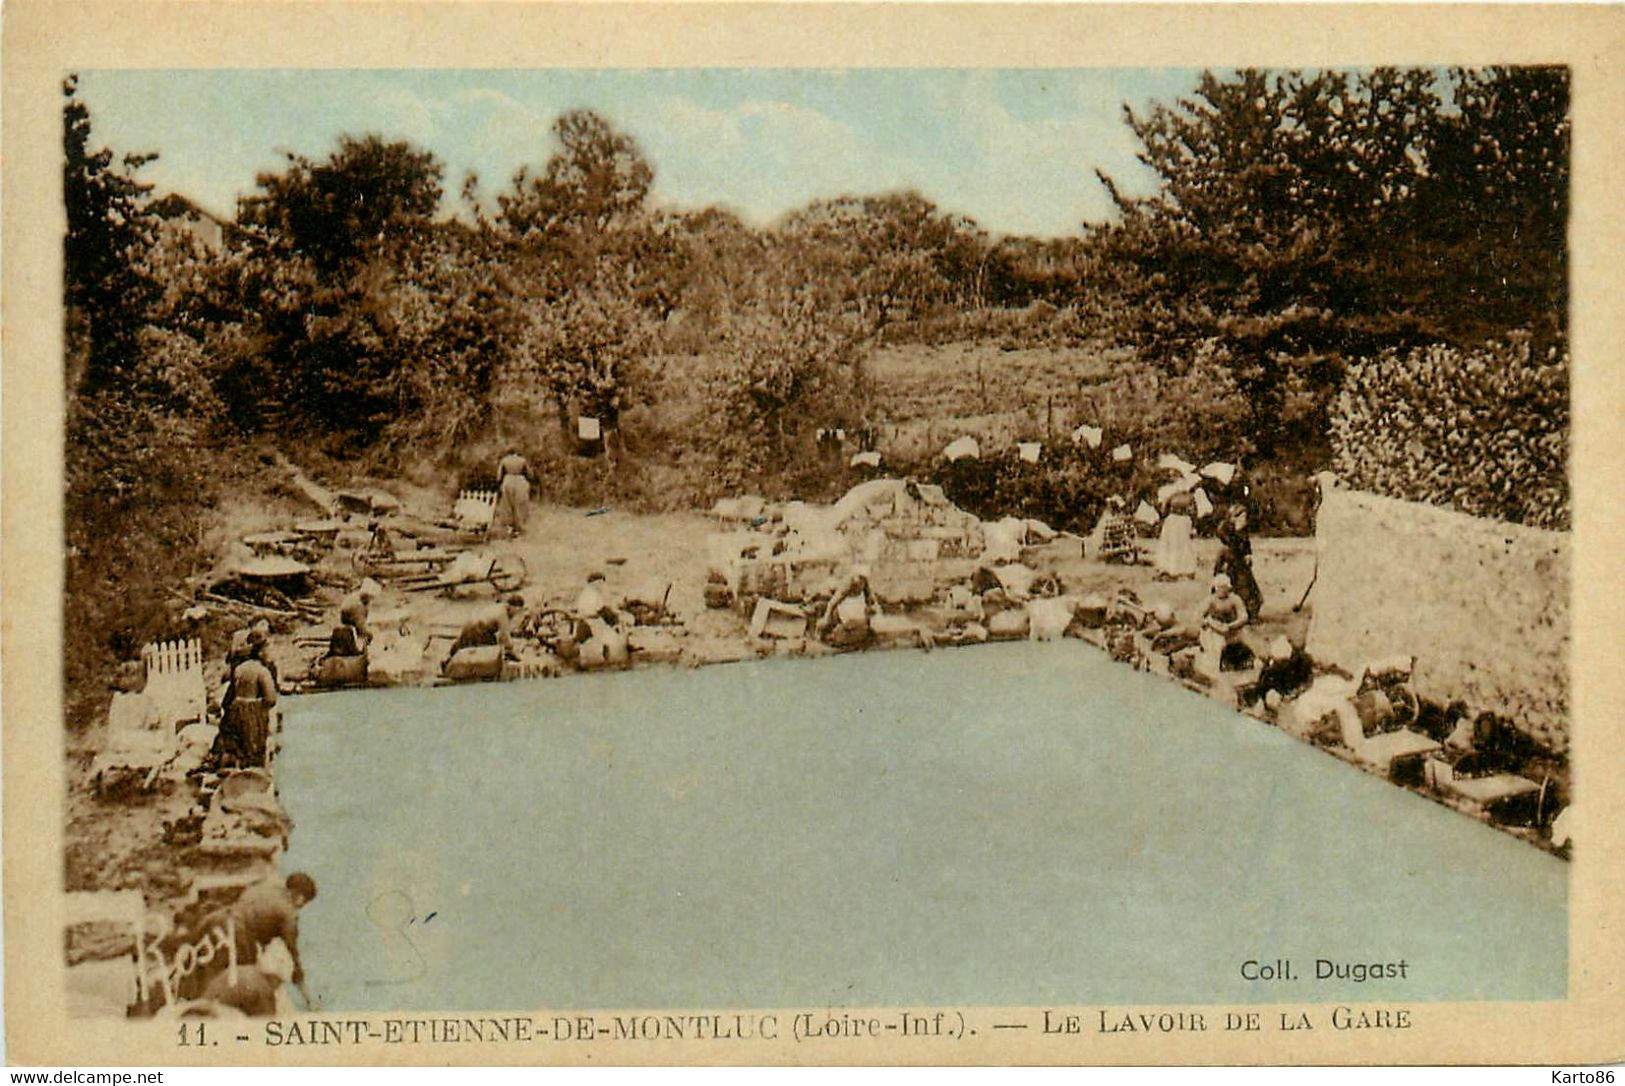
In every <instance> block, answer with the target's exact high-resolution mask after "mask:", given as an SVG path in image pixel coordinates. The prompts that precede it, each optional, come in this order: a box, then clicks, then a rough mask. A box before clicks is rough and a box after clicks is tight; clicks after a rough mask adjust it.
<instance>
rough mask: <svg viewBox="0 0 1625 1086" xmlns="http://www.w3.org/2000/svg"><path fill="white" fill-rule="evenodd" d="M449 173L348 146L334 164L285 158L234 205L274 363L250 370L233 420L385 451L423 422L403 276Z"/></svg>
mask: <svg viewBox="0 0 1625 1086" xmlns="http://www.w3.org/2000/svg"><path fill="white" fill-rule="evenodd" d="M443 172H444V171H443V167H442V166H441V164H440V162H439V160H438V159H436V158H435V156H434V155H433V154H432V153H431V152H428V151H423V150H419V149H418V148H416V147H413V146H412V145H411V144H410V143H406V142H404V141H397V142H386V141H384V140H383V139H381V138H379V137H377V136H366V137H364V138H360V139H357V138H354V137H351V136H343V137H341V138H340V140H339V146H338V149H337V150H336V151H335V152H334V153H333V154H332V155H331V156H330V157H328V158H327V159H326V160H324V161H321V162H316V161H312V160H310V159H306V158H304V157H302V156H299V155H291V154H290V155H289V156H288V169H287V170H286V171H284V172H283V173H280V174H262V175H260V177H259V178H258V186H259V190H260V191H259V192H257V193H256V194H255V195H253V196H249V197H246V198H245V199H243V200H242V201H241V202H240V204H239V206H238V226H239V228H240V246H241V247H240V249H239V252H238V254H237V258H236V259H235V261H234V266H233V269H232V272H231V274H232V275H234V276H235V278H236V290H237V292H238V297H239V298H240V301H241V306H242V311H243V312H244V313H245V314H246V315H248V316H249V318H250V331H251V332H252V333H253V334H254V335H255V336H257V337H258V338H259V339H260V340H261V341H262V342H263V343H264V344H265V347H266V349H265V353H264V354H263V355H262V356H261V357H259V358H257V359H247V360H244V362H245V365H246V366H247V370H246V372H239V373H237V375H236V376H237V377H238V378H242V379H236V380H234V382H233V384H234V386H235V387H236V388H237V391H238V395H239V396H243V395H246V396H249V397H253V398H255V399H258V400H262V401H269V402H268V404H266V405H265V406H264V407H263V408H262V407H261V406H260V405H258V404H255V403H242V402H233V403H231V404H229V405H228V406H229V408H230V410H231V412H232V414H233V417H235V418H239V419H246V420H251V424H264V423H266V422H268V421H271V420H272V419H274V418H282V419H285V420H286V421H289V422H294V423H299V422H303V423H307V424H311V425H314V426H316V427H317V428H318V429H322V430H327V431H331V432H336V433H340V434H343V435H345V436H347V437H350V438H353V439H357V440H361V441H372V440H376V439H377V438H378V437H379V436H380V435H381V434H382V432H383V431H384V429H385V427H386V426H388V425H389V424H390V423H391V422H392V421H394V420H397V419H399V418H401V417H402V416H404V415H408V414H410V413H411V412H412V411H414V410H415V409H416V406H417V400H416V398H415V396H414V391H415V390H416V389H418V388H420V387H421V385H420V384H419V383H418V382H416V381H415V380H414V379H413V375H412V374H411V372H410V371H411V370H412V368H413V367H416V366H419V365H420V363H421V360H420V355H419V351H420V350H421V348H422V344H421V343H420V342H417V341H415V340H414V339H413V338H412V337H411V336H408V335H403V334H402V333H401V323H400V314H399V311H398V310H399V304H398V302H399V299H398V298H397V295H398V294H399V292H401V291H402V290H403V289H406V287H405V286H404V284H403V275H405V274H411V271H412V269H414V268H422V267H424V266H426V265H425V264H424V263H423V254H424V253H425V252H427V251H429V250H432V249H433V248H434V246H435V245H436V244H437V238H436V231H437V225H436V224H435V222H434V221H433V219H432V216H433V214H434V212H435V210H436V209H437V208H438V206H439V203H440V198H441V193H442V190H441V178H442V177H443Z"/></svg>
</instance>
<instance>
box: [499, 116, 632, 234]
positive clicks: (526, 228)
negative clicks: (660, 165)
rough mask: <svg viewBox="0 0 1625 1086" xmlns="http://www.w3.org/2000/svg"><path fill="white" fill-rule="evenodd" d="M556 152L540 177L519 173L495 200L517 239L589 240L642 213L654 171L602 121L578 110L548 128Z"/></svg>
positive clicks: (524, 171) (628, 138)
mask: <svg viewBox="0 0 1625 1086" xmlns="http://www.w3.org/2000/svg"><path fill="white" fill-rule="evenodd" d="M553 136H554V138H555V139H557V140H558V142H559V149H558V150H557V151H556V152H554V153H553V155H552V156H551V157H550V158H549V159H548V160H547V164H546V165H545V166H544V167H543V169H542V173H541V174H540V176H537V175H534V174H532V173H531V172H530V170H529V168H528V167H525V168H521V169H520V170H519V172H518V173H517V174H515V175H514V179H513V189H512V191H511V192H509V193H506V194H503V195H499V196H498V197H497V204H498V206H499V208H500V211H499V212H498V221H499V222H501V223H502V225H503V226H504V227H505V228H506V229H507V230H508V232H509V233H510V234H511V235H512V236H514V237H516V238H531V239H542V240H548V241H555V242H556V241H560V240H562V239H566V238H575V239H591V238H595V237H597V236H598V235H599V234H602V233H604V232H605V231H608V230H610V229H612V228H614V227H616V226H621V225H625V224H627V223H628V222H630V221H632V220H633V219H634V218H636V216H637V215H638V214H639V213H640V212H641V211H642V210H643V205H644V201H645V199H646V198H647V197H648V195H649V186H650V185H651V184H652V183H653V182H654V169H653V167H651V166H650V165H649V163H648V161H647V160H646V159H645V158H644V157H643V152H642V151H641V150H640V149H639V148H638V145H637V141H635V140H634V139H633V138H632V137H631V136H629V135H627V134H625V133H623V132H617V131H616V130H615V128H614V127H613V126H612V125H611V124H610V123H609V121H608V120H606V119H605V118H604V117H602V116H600V115H599V114H597V113H594V112H593V111H591V110H586V109H577V110H571V111H570V112H568V113H565V114H563V115H561V116H560V117H559V118H558V120H556V121H554V122H553Z"/></svg>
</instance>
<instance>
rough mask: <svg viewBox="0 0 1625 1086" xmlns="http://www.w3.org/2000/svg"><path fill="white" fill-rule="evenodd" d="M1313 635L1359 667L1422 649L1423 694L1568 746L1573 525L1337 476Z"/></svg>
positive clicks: (1330, 654) (1313, 645)
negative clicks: (1474, 509) (1406, 498)
mask: <svg viewBox="0 0 1625 1086" xmlns="http://www.w3.org/2000/svg"><path fill="white" fill-rule="evenodd" d="M1315 528H1316V544H1317V546H1318V548H1319V558H1318V561H1319V575H1318V578H1317V580H1316V582H1315V589H1314V594H1313V595H1312V596H1311V597H1310V602H1311V604H1312V605H1313V607H1314V617H1313V621H1312V622H1311V625H1310V629H1309V638H1308V649H1309V652H1310V653H1311V654H1312V655H1313V656H1314V657H1315V658H1316V659H1317V660H1320V661H1322V662H1326V663H1334V664H1337V665H1338V666H1340V667H1343V668H1345V669H1347V670H1349V671H1352V672H1357V671H1358V670H1359V668H1360V667H1361V666H1363V665H1364V664H1365V663H1366V662H1367V661H1370V660H1375V659H1379V658H1382V657H1389V656H1394V655H1396V654H1410V655H1414V656H1415V657H1416V661H1417V662H1416V685H1417V689H1418V691H1419V692H1420V693H1422V694H1423V695H1424V696H1427V697H1431V698H1435V699H1438V700H1441V701H1452V700H1455V699H1457V698H1460V699H1462V700H1463V701H1465V702H1467V704H1468V705H1469V706H1471V707H1472V708H1473V709H1474V710H1475V711H1476V710H1481V709H1491V710H1494V711H1495V712H1498V713H1503V714H1505V715H1507V716H1508V717H1510V718H1511V719H1512V720H1513V721H1514V722H1515V723H1516V724H1517V726H1518V727H1519V728H1520V729H1522V730H1524V731H1525V732H1526V733H1527V734H1529V735H1530V736H1531V737H1532V738H1534V739H1535V740H1536V741H1537V742H1539V743H1540V744H1541V745H1542V746H1545V747H1547V748H1548V749H1551V750H1553V751H1554V752H1558V753H1567V750H1568V743H1569V736H1568V733H1569V728H1568V716H1569V706H1568V691H1569V678H1568V661H1569V641H1570V634H1569V561H1570V553H1569V552H1570V540H1569V536H1568V535H1567V534H1566V533H1562V532H1551V531H1543V530H1540V529H1536V528H1525V527H1522V526H1520V525H1516V524H1506V523H1503V522H1500V521H1494V520H1484V519H1480V518H1477V517H1471V516H1467V515H1465V514H1462V513H1456V512H1452V511H1450V510H1447V509H1439V508H1436V507H1434V506H1430V505H1419V504H1415V503H1412V502H1403V501H1396V500H1394V499H1392V498H1382V497H1377V496H1375V495H1371V494H1364V493H1360V492H1357V491H1347V490H1334V491H1332V492H1331V493H1329V494H1328V495H1327V496H1326V499H1325V501H1324V502H1323V503H1322V505H1321V507H1320V512H1319V515H1318V517H1317V520H1316V526H1315Z"/></svg>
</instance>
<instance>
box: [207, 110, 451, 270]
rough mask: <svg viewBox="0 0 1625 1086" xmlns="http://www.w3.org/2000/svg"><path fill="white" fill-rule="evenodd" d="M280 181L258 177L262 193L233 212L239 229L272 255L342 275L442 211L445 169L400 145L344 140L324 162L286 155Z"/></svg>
mask: <svg viewBox="0 0 1625 1086" xmlns="http://www.w3.org/2000/svg"><path fill="white" fill-rule="evenodd" d="M287 160H288V167H287V169H286V170H284V171H283V172H282V173H280V174H271V173H265V174H260V175H259V177H258V178H256V183H257V184H258V186H259V188H260V190H261V191H260V192H259V193H257V194H256V195H253V196H249V197H246V198H245V199H244V200H242V202H241V203H240V204H239V206H238V209H237V221H238V224H239V225H240V226H242V227H244V228H246V229H248V230H250V231H252V232H253V236H255V237H256V238H257V239H258V240H259V241H260V243H261V244H262V245H263V246H265V247H267V248H269V249H271V250H273V251H274V252H275V254H276V255H283V256H287V255H292V256H296V257H301V258H304V259H307V260H309V261H310V262H311V264H312V266H313V267H314V268H315V270H316V272H317V274H318V275H320V276H322V277H332V276H335V275H339V274H342V273H344V272H346V271H348V270H350V269H352V268H353V266H354V265H355V264H356V263H357V262H359V261H362V260H364V259H365V258H366V257H367V256H368V255H370V254H371V253H373V252H375V251H377V249H378V248H379V247H380V246H384V245H388V244H392V243H394V242H396V241H398V240H399V239H400V237H401V235H402V234H403V233H407V232H411V231H414V230H421V229H422V228H423V227H424V226H426V225H427V224H428V222H429V220H430V218H431V217H432V216H433V215H434V213H435V211H436V209H437V208H438V207H439V206H440V197H441V182H442V180H443V178H444V176H445V168H444V167H443V166H442V165H441V164H440V161H439V160H438V159H437V158H436V157H435V156H434V154H433V152H430V151H422V150H419V149H417V148H415V147H413V146H412V145H411V144H410V143H407V142H405V141H395V142H385V141H384V140H383V139H382V138H381V137H379V136H375V135H370V136H365V137H362V138H360V139H356V138H355V137H353V136H341V137H340V138H339V147H338V150H337V151H335V152H334V153H333V154H332V155H331V156H329V157H328V158H327V160H326V161H324V162H314V161H312V160H310V159H308V158H305V157H304V156H302V155H295V154H292V153H290V154H288V155H287Z"/></svg>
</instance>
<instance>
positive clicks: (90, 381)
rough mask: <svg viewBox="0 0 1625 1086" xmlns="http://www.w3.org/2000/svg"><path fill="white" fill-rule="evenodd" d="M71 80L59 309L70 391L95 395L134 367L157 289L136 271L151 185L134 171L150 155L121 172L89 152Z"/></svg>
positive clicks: (66, 87)
mask: <svg viewBox="0 0 1625 1086" xmlns="http://www.w3.org/2000/svg"><path fill="white" fill-rule="evenodd" d="M78 90H79V81H78V77H77V76H69V77H68V78H67V80H66V81H65V82H64V83H63V85H62V93H63V95H64V96H65V97H66V99H67V102H66V104H65V105H64V106H63V109H62V127H63V139H62V144H63V155H64V158H63V168H62V194H63V198H64V200H65V202H66V205H67V219H68V232H67V237H66V239H65V240H64V244H63V280H64V282H63V291H64V297H63V301H64V308H65V310H66V313H67V321H68V342H69V345H70V365H69V366H68V367H67V372H68V385H69V389H70V390H73V389H76V388H78V387H79V386H80V384H81V382H82V383H83V385H84V386H85V389H86V391H96V390H98V389H100V388H103V387H106V386H107V385H109V384H112V383H116V382H117V380H118V379H119V378H121V377H123V376H125V375H127V374H128V373H129V372H130V370H131V369H132V368H133V367H134V365H135V360H136V355H137V351H138V349H137V344H136V337H137V335H138V334H139V332H140V329H141V325H142V323H143V322H144V320H145V315H146V309H147V306H148V305H149V304H150V303H151V301H152V300H153V299H154V297H155V296H156V295H157V292H158V291H157V287H156V285H155V284H154V283H153V281H152V280H151V278H149V277H148V276H147V275H146V274H144V272H143V270H142V268H141V262H140V258H141V255H142V252H143V251H144V250H145V249H146V247H147V246H149V245H151V243H152V219H151V216H150V214H149V213H148V211H147V208H146V197H147V193H148V192H149V191H150V190H151V188H152V186H151V185H148V184H144V183H142V182H140V181H137V180H136V179H135V176H134V174H135V171H137V170H139V169H140V168H141V167H142V166H143V165H145V164H146V163H148V162H151V161H152V160H153V159H154V158H156V157H157V156H156V155H153V154H129V155H125V156H124V158H123V160H122V168H120V167H117V166H115V165H114V164H113V152H112V151H111V150H109V149H107V148H102V149H100V150H96V151H92V150H91V149H90V147H91V124H90V110H89V109H88V108H86V106H85V104H84V102H83V101H81V100H80V99H79V97H78Z"/></svg>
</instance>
